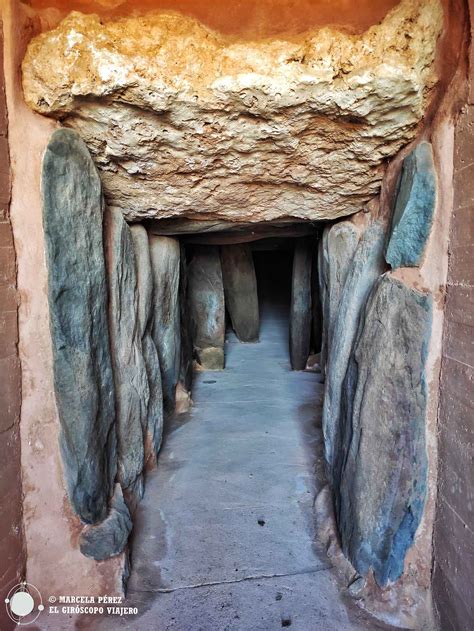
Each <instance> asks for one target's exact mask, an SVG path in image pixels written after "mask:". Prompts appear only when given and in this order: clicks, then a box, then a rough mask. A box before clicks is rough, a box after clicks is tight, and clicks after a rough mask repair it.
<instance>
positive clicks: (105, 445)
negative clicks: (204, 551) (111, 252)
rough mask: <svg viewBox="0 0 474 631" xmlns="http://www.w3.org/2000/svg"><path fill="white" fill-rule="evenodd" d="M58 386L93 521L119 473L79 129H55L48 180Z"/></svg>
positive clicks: (89, 190) (84, 509)
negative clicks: (117, 471) (117, 472)
mask: <svg viewBox="0 0 474 631" xmlns="http://www.w3.org/2000/svg"><path fill="white" fill-rule="evenodd" d="M41 188H42V194H43V225H44V233H45V243H46V260H47V267H48V299H49V311H50V328H51V339H52V347H53V359H54V388H55V394H56V403H57V408H58V413H59V419H60V422H61V428H62V432H61V438H60V441H61V452H62V457H63V463H64V473H65V476H66V482H67V487H68V493H69V498H70V500H71V503H72V506H73V508H74V510H75V511H76V513H77V514H78V515H79V517H80V518H81V519H82V520H83V521H84V522H86V523H94V522H98V521H101V520H102V519H104V518H105V516H106V514H107V504H108V499H109V497H110V494H111V491H112V488H113V486H112V485H113V481H114V478H115V473H116V451H115V449H116V446H115V442H116V437H115V427H114V421H115V401H114V383H113V377H112V365H111V359H110V347H109V328H108V320H107V284H106V273H105V264H104V247H103V240H102V231H103V225H102V222H103V218H102V212H103V200H102V188H101V184H100V179H99V176H98V174H97V171H96V168H95V166H94V163H93V162H92V159H91V157H90V155H89V151H88V150H87V147H86V145H85V144H84V142H83V141H82V140H81V138H80V137H79V136H78V135H77V134H76V132H74V131H71V130H69V129H59V130H57V131H55V132H54V133H53V135H52V136H51V139H50V141H49V144H48V147H47V149H46V152H45V155H44V159H43V174H42V182H41Z"/></svg>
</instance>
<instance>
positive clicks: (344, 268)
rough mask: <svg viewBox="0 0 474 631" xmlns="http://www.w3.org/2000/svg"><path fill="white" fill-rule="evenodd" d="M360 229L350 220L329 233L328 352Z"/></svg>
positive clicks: (336, 225) (333, 227) (337, 225)
mask: <svg viewBox="0 0 474 631" xmlns="http://www.w3.org/2000/svg"><path fill="white" fill-rule="evenodd" d="M359 236H360V234H359V230H358V229H357V228H356V226H355V225H354V224H353V223H351V222H350V221H341V222H339V223H337V224H334V225H333V226H331V228H330V229H329V230H328V234H327V246H326V247H327V260H328V340H327V345H328V353H329V354H331V345H332V337H333V333H334V326H335V323H336V316H337V311H338V309H339V302H340V300H341V294H342V290H343V288H344V284H345V282H346V278H347V274H348V272H349V268H350V266H351V263H352V259H353V258H354V254H355V251H356V248H357V244H358V243H359Z"/></svg>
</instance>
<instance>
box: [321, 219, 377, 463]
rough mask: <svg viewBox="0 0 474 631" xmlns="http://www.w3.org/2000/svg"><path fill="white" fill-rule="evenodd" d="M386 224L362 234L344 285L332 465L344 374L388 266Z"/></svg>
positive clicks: (329, 437) (331, 414) (327, 423)
mask: <svg viewBox="0 0 474 631" xmlns="http://www.w3.org/2000/svg"><path fill="white" fill-rule="evenodd" d="M384 243H385V227H384V225H383V224H382V223H381V222H375V223H373V224H371V225H369V226H368V228H367V229H366V231H365V233H364V235H363V236H362V238H361V240H360V242H359V244H358V246H357V249H356V252H355V255H354V258H353V259H352V263H351V265H350V267H349V271H348V273H347V277H346V281H345V283H344V287H343V289H342V293H341V297H340V300H339V306H338V310H337V314H336V316H335V322H334V328H333V333H332V341H331V348H330V354H329V356H328V358H327V374H326V383H325V391H324V406H323V432H324V449H325V455H326V460H327V462H328V464H329V468H330V469H331V467H332V465H333V453H335V452H337V449H338V444H339V439H340V435H339V425H340V405H341V392H342V384H343V381H344V377H345V375H346V370H347V365H348V362H349V357H350V354H351V350H352V347H353V344H354V340H355V337H356V334H357V329H358V325H359V316H360V313H361V311H362V309H363V307H364V306H365V303H366V301H367V297H368V295H369V293H370V291H371V289H372V287H373V285H374V283H375V281H376V280H377V278H378V277H379V276H380V274H382V272H383V271H384V269H385V261H384V258H383V248H384Z"/></svg>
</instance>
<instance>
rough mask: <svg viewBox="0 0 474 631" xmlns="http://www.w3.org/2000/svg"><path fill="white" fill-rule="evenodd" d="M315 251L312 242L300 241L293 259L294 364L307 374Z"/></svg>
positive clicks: (292, 353)
mask: <svg viewBox="0 0 474 631" xmlns="http://www.w3.org/2000/svg"><path fill="white" fill-rule="evenodd" d="M312 259H313V247H312V244H311V240H310V239H298V240H297V241H296V244H295V252H294V255H293V276H292V280H291V305H290V361H291V367H292V369H293V370H304V369H305V368H306V362H307V361H308V356H309V351H310V346H311V318H312V309H311V269H312V264H313V263H312Z"/></svg>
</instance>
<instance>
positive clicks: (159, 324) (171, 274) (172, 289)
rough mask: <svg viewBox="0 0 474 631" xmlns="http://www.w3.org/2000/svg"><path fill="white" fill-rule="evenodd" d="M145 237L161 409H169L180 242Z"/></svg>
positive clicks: (176, 349) (177, 353)
mask: <svg viewBox="0 0 474 631" xmlns="http://www.w3.org/2000/svg"><path fill="white" fill-rule="evenodd" d="M148 238H149V244H150V258H151V268H152V272H153V288H154V300H153V308H154V321H153V340H154V342H155V345H156V348H157V349H158V356H159V358H160V368H161V381H162V387H163V400H164V409H165V411H166V412H167V413H171V412H172V411H173V410H174V407H175V393H176V385H177V383H178V379H179V367H180V362H181V325H180V315H179V275H180V246H179V241H178V240H177V239H172V238H170V237H160V236H157V235H152V234H150V235H149V237H148Z"/></svg>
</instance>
